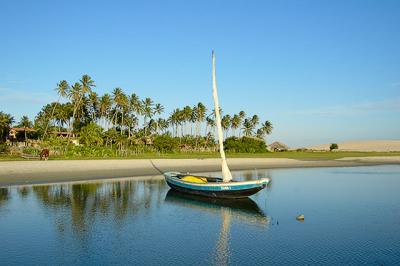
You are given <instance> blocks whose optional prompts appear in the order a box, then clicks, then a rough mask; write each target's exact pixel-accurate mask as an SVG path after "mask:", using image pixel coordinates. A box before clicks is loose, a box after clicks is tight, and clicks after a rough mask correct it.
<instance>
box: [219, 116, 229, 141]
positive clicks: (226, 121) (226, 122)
mask: <svg viewBox="0 0 400 266" xmlns="http://www.w3.org/2000/svg"><path fill="white" fill-rule="evenodd" d="M221 126H222V129H223V130H224V131H225V138H226V136H227V131H228V130H229V128H230V127H231V116H230V115H224V116H223V117H222V119H221Z"/></svg>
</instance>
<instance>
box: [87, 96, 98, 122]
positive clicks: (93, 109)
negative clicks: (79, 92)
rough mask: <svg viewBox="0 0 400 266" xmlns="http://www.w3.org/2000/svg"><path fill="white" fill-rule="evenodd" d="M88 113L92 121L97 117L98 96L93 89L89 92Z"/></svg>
mask: <svg viewBox="0 0 400 266" xmlns="http://www.w3.org/2000/svg"><path fill="white" fill-rule="evenodd" d="M89 104H90V114H91V119H92V121H93V122H96V118H98V117H99V97H98V96H97V93H96V92H94V91H90V92H89Z"/></svg>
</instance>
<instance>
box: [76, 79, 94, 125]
mask: <svg viewBox="0 0 400 266" xmlns="http://www.w3.org/2000/svg"><path fill="white" fill-rule="evenodd" d="M78 84H79V85H78ZM74 86H75V88H74V87H73V88H72V89H73V90H74V92H73V98H74V100H75V102H76V104H75V105H74V114H73V119H74V120H75V119H76V117H77V113H78V112H79V114H80V115H82V112H83V111H82V110H81V109H82V107H83V106H84V105H82V100H83V99H84V98H85V96H86V94H89V93H90V92H91V91H92V89H93V88H94V87H96V85H95V84H94V81H93V80H92V78H91V77H90V76H89V75H86V74H85V75H83V76H82V78H81V80H80V83H75V84H74ZM76 100H77V101H76ZM74 122H75V121H74Z"/></svg>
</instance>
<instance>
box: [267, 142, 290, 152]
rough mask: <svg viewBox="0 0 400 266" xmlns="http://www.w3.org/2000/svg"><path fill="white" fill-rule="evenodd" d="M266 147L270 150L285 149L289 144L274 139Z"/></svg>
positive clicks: (287, 148)
mask: <svg viewBox="0 0 400 266" xmlns="http://www.w3.org/2000/svg"><path fill="white" fill-rule="evenodd" d="M268 148H269V150H270V151H287V150H289V149H290V148H289V146H287V145H286V144H284V143H282V142H279V141H275V142H274V143H272V144H271V145H269V146H268Z"/></svg>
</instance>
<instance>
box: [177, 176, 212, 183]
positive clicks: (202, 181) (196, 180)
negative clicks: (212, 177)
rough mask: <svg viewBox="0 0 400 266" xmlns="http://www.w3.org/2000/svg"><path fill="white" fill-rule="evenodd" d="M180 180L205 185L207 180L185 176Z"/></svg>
mask: <svg viewBox="0 0 400 266" xmlns="http://www.w3.org/2000/svg"><path fill="white" fill-rule="evenodd" d="M181 180H183V181H186V182H192V183H207V178H204V177H198V176H192V175H187V176H185V177H182V178H181Z"/></svg>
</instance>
